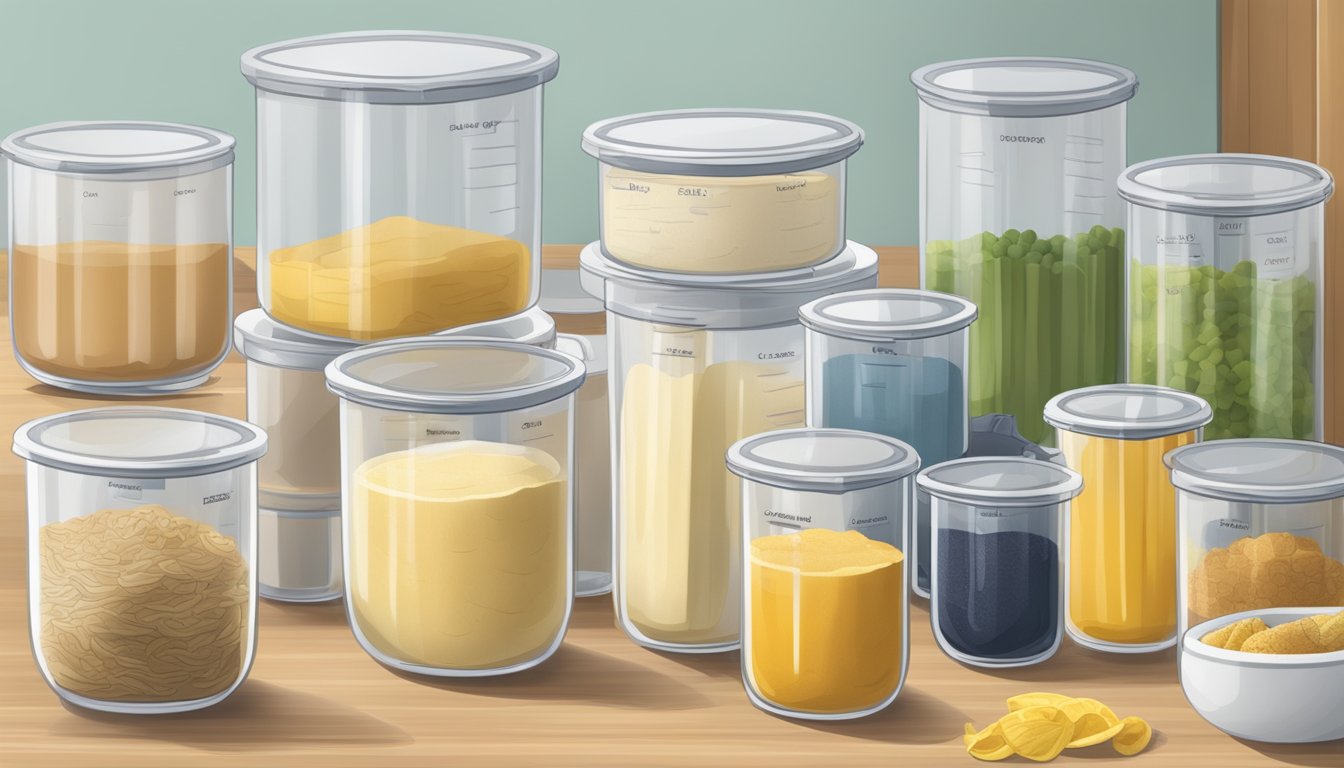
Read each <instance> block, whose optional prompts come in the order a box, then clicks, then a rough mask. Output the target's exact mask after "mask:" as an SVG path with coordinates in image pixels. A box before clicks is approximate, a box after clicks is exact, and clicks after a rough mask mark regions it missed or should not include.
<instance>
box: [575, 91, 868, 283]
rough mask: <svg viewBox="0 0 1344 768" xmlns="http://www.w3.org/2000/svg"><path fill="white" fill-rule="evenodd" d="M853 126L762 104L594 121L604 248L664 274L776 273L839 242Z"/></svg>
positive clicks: (591, 136) (591, 148)
mask: <svg viewBox="0 0 1344 768" xmlns="http://www.w3.org/2000/svg"><path fill="white" fill-rule="evenodd" d="M862 144H863V131H861V130H860V129H859V127H858V126H856V125H854V124H853V123H850V122H848V121H845V120H841V119H839V118H836V117H831V116H829V115H820V114H815V113H812V112H794V111H786V110H768V109H684V110H670V111H665V112H646V113H643V114H638V115H627V116H625V117H616V118H611V119H609V120H602V121H600V122H597V123H593V124H592V125H590V126H588V129H587V130H585V131H584V132H583V150H584V151H585V152H587V153H588V154H590V155H592V156H593V157H596V158H597V159H598V160H599V161H600V162H599V169H598V190H599V200H600V207H601V235H602V241H601V242H602V250H603V252H605V253H606V254H607V255H608V256H611V257H613V258H615V259H617V260H619V261H622V262H624V263H626V264H629V265H633V266H636V267H643V268H646V269H657V270H666V271H669V272H686V273H697V272H699V273H704V272H727V273H734V272H737V273H743V272H775V271H781V270H786V269H793V268H797V267H807V266H811V265H814V264H819V263H821V262H823V261H826V260H827V259H829V258H832V257H833V256H835V255H836V254H838V253H840V251H841V250H842V249H843V248H844V247H845V159H846V158H848V157H849V156H850V155H852V154H854V153H855V152H857V151H858V150H859V147H860V146H862Z"/></svg>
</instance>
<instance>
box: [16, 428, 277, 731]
mask: <svg viewBox="0 0 1344 768" xmlns="http://www.w3.org/2000/svg"><path fill="white" fill-rule="evenodd" d="M265 452H266V434H265V433H264V432H262V431H261V430H260V429H258V428H256V427H254V426H252V425H251V424H248V423H246V422H243V421H238V420H236V419H230V418H226V417H223V416H214V415H211V414H205V413H198V412H196V411H183V410H177V409H174V408H135V407H111V408H91V409H88V410H82V411H70V412H67V413H59V414H56V415H54V416H46V417H43V418H40V419H35V420H33V421H30V422H28V423H26V424H24V425H23V426H21V427H19V429H18V431H16V432H15V433H14V453H16V454H18V456H20V457H21V458H23V459H25V460H26V461H27V485H28V585H29V589H28V618H29V629H30V631H31V640H32V647H33V653H34V655H35V656H36V657H37V666H38V668H39V669H40V670H41V672H42V677H43V678H44V679H45V680H46V682H47V684H48V685H50V686H51V688H52V690H54V691H55V692H56V693H57V695H59V696H60V697H61V699H63V700H65V701H67V702H69V703H71V704H76V705H78V706H81V707H86V708H89V709H97V710H102V711H105V712H123V713H133V714H159V713H165V712H184V711H187V710H191V709H200V708H202V707H208V706H210V705H212V704H216V703H218V702H220V701H223V700H224V699H225V698H227V697H228V696H229V694H231V693H233V691H234V690H235V689H237V688H238V686H239V685H240V684H242V682H243V679H244V678H245V677H247V672H248V670H249V669H250V668H251V666H252V655H253V650H254V648H255V646H256V637H257V621H256V607H257V601H256V579H257V576H256V570H255V567H254V564H255V562H256V538H255V533H254V531H253V526H254V525H255V523H256V519H257V490H256V482H257V472H256V462H257V459H258V458H259V457H260V456H261V455H262V454H263V453H265Z"/></svg>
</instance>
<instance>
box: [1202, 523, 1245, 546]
mask: <svg viewBox="0 0 1344 768" xmlns="http://www.w3.org/2000/svg"><path fill="white" fill-rule="evenodd" d="M1254 535H1255V533H1254V529H1253V527H1252V525H1251V521H1249V520H1237V519H1234V518H1222V519H1219V520H1210V521H1209V522H1207V523H1205V524H1204V536H1203V539H1204V540H1203V542H1202V544H1203V547H1204V549H1215V548H1219V549H1226V548H1227V547H1230V546H1231V545H1232V542H1234V541H1236V540H1237V539H1244V538H1246V537H1247V536H1254Z"/></svg>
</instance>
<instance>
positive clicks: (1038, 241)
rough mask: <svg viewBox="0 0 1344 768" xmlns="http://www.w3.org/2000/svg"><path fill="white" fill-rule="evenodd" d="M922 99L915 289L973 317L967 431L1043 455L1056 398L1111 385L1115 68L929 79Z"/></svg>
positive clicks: (1068, 63)
mask: <svg viewBox="0 0 1344 768" xmlns="http://www.w3.org/2000/svg"><path fill="white" fill-rule="evenodd" d="M911 79H912V80H913V81H914V84H915V90H916V91H917V93H918V95H919V100H920V104H919V126H920V127H919V132H920V165H919V178H920V182H919V183H920V198H919V199H920V211H921V224H920V243H921V245H920V261H921V267H922V269H921V275H922V278H921V279H922V281H923V282H922V284H921V285H922V287H924V288H931V289H933V290H937V291H945V292H947V293H955V294H957V295H960V296H965V297H966V298H968V299H970V300H971V301H974V302H975V304H976V306H978V307H979V308H980V317H979V319H978V320H977V321H976V323H975V326H974V327H972V328H971V334H970V336H971V338H970V364H971V367H972V368H973V369H974V371H975V375H974V376H972V377H971V392H970V407H971V415H973V416H980V415H983V414H986V413H1007V414H1011V415H1013V416H1015V417H1017V426H1018V429H1019V430H1021V432H1022V435H1023V436H1024V437H1026V438H1027V439H1028V440H1030V441H1032V442H1034V443H1040V444H1044V443H1046V442H1047V441H1049V440H1050V439H1052V438H1053V432H1052V430H1051V429H1050V428H1049V426H1047V425H1046V424H1045V422H1043V421H1042V420H1041V409H1042V408H1044V407H1045V403H1046V401H1047V400H1049V399H1050V398H1051V397H1054V396H1055V395H1057V394H1059V393H1061V392H1066V391H1068V390H1071V389H1077V388H1079V387H1085V386H1090V385H1094V384H1114V383H1116V382H1119V381H1122V380H1123V378H1122V376H1123V368H1122V360H1123V358H1122V355H1121V346H1122V339H1123V337H1124V325H1123V323H1124V312H1123V309H1122V306H1123V302H1124V290H1125V285H1124V281H1125V276H1124V266H1123V263H1124V240H1125V237H1124V232H1123V230H1121V226H1122V225H1123V224H1124V208H1123V205H1122V204H1121V201H1120V198H1119V196H1118V195H1116V193H1115V177H1116V176H1118V175H1119V174H1120V171H1121V170H1123V169H1124V167H1125V105H1126V103H1127V102H1128V101H1129V100H1130V99H1131V98H1133V96H1134V92H1135V90H1136V88H1137V87H1138V81H1137V79H1136V78H1135V76H1134V73H1133V72H1131V71H1129V70H1128V69H1125V68H1123V67H1117V66H1114V65H1111V64H1103V63H1101V62H1097V61H1086V60H1083V59H1056V58H1040V57H1032V58H990V59H967V60H963V61H947V62H941V63H937V64H930V65H928V66H925V67H921V68H920V69H917V70H915V72H914V73H913V74H912V75H911Z"/></svg>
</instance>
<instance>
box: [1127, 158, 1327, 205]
mask: <svg viewBox="0 0 1344 768" xmlns="http://www.w3.org/2000/svg"><path fill="white" fill-rule="evenodd" d="M1182 165H1256V166H1263V167H1275V168H1281V169H1291V170H1294V171H1298V172H1299V173H1302V174H1305V175H1307V176H1314V177H1316V179H1317V180H1316V182H1315V183H1313V184H1309V185H1307V186H1305V187H1303V188H1302V191H1300V192H1295V193H1293V194H1290V195H1278V196H1276V197H1274V198H1272V199H1271V200H1270V201H1268V202H1266V201H1265V198H1264V197H1260V198H1256V197H1253V196H1249V195H1236V196H1232V195H1223V196H1205V197H1202V198H1197V197H1195V196H1193V195H1189V194H1185V193H1179V192H1169V191H1167V190H1162V189H1158V188H1157V187H1152V186H1149V185H1147V184H1142V183H1140V182H1139V181H1138V176H1139V174H1141V173H1145V172H1147V171H1152V170H1156V169H1159V168H1173V167H1177V166H1182ZM1116 191H1117V192H1118V193H1119V195H1120V197H1121V198H1122V199H1123V200H1124V201H1125V202H1127V203H1130V204H1132V205H1138V206H1141V207H1144V208H1153V209H1156V210H1159V211H1171V212H1173V213H1184V214H1189V215H1193V216H1269V215H1272V214H1276V213H1287V212H1289V211H1297V210H1301V209H1303V208H1310V207H1312V206H1314V205H1318V204H1320V203H1324V202H1325V201H1326V200H1329V199H1330V197H1331V196H1332V195H1333V194H1334V191H1335V180H1334V177H1333V176H1331V175H1330V172H1329V171H1327V170H1326V169H1325V168H1322V167H1321V166H1319V165H1317V164H1315V163H1310V162H1307V161H1306V160H1298V159H1296V158H1291V157H1279V156H1277V155H1257V154H1251V153H1237V152H1209V153H1204V154H1194V155H1175V156H1172V157H1159V158H1157V159H1155V160H1145V161H1143V162H1141V163H1134V164H1133V165H1131V166H1129V167H1128V168H1126V169H1125V170H1124V171H1122V172H1121V173H1120V176H1119V178H1118V179H1116Z"/></svg>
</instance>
